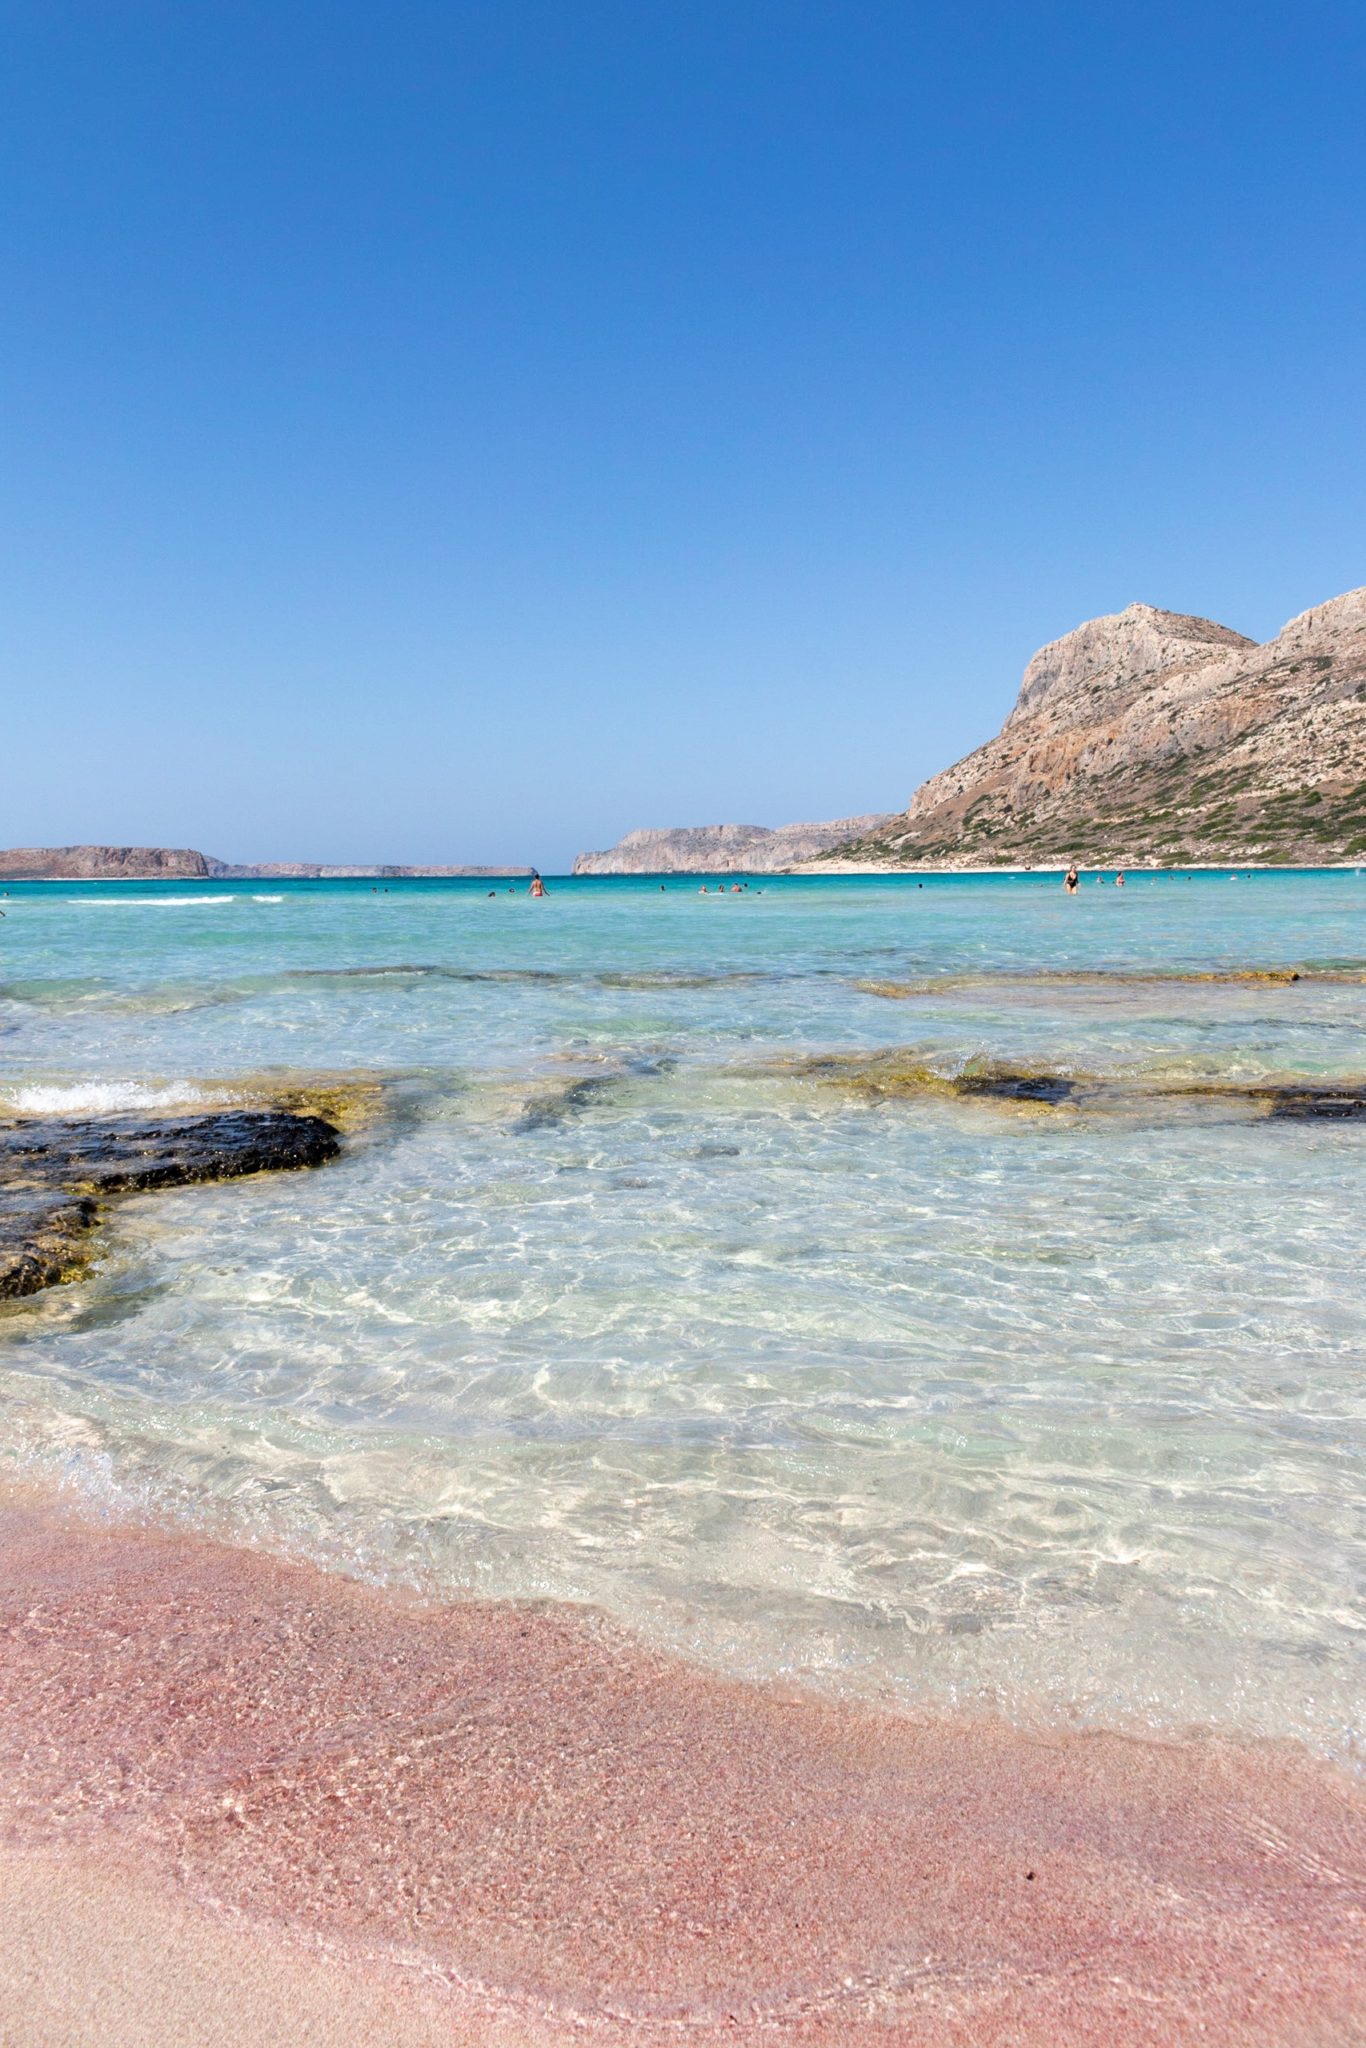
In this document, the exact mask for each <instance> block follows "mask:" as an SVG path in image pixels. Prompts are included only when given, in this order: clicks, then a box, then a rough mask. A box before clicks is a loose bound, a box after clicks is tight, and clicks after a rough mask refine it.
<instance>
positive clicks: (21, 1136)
mask: <svg viewBox="0 0 1366 2048" xmlns="http://www.w3.org/2000/svg"><path fill="white" fill-rule="evenodd" d="M338 1150H339V1141H338V1137H337V1131H336V1128H335V1126H334V1125H332V1124H331V1123H328V1122H327V1121H325V1119H323V1118H322V1117H318V1116H299V1115H295V1114H293V1113H292V1112H290V1111H288V1110H279V1109H258V1110H250V1109H232V1110H217V1111H211V1112H209V1113H208V1114H206V1115H193V1116H161V1117H145V1116H109V1117H84V1118H75V1119H69V1118H55V1117H41V1118H39V1117H34V1118H25V1119H23V1120H22V1121H18V1122H15V1123H10V1124H5V1125H0V1298H3V1297H12V1296H15V1295H22V1294H36V1293H37V1292H38V1290H39V1289H40V1288H43V1287H50V1286H53V1285H54V1284H55V1283H56V1282H58V1281H60V1280H64V1279H67V1278H69V1277H70V1276H71V1275H72V1274H73V1273H76V1272H78V1271H79V1270H80V1268H81V1266H82V1265H83V1264H84V1263H85V1259H86V1257H87V1250H88V1248H87V1243H86V1239H87V1237H88V1234H89V1232H90V1230H91V1229H92V1227H93V1226H94V1224H95V1223H96V1221H97V1220H98V1217H99V1213H100V1205H101V1203H102V1202H103V1201H104V1200H106V1199H107V1198H108V1197H109V1196H111V1195H119V1194H126V1193H129V1192H131V1191H134V1190H139V1189H149V1188H168V1187H182V1186H185V1185H186V1184H188V1183H189V1182H191V1181H210V1180H231V1179H236V1178H237V1177H238V1176H239V1175H242V1174H248V1173H265V1172H273V1171H279V1170H280V1169H281V1168H287V1167H300V1166H320V1165H321V1164H322V1163H323V1161H324V1160H327V1159H333V1158H335V1157H336V1155H337V1152H338Z"/></svg>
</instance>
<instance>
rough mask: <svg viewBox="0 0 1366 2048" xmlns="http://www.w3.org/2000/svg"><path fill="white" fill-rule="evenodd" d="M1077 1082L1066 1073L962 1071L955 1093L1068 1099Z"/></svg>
mask: <svg viewBox="0 0 1366 2048" xmlns="http://www.w3.org/2000/svg"><path fill="white" fill-rule="evenodd" d="M1076 1092H1077V1084H1076V1082H1075V1081H1071V1080H1069V1079H1068V1078H1067V1076H1066V1075H1064V1074H1010V1073H1000V1074H990V1073H988V1074H971V1073H969V1074H959V1075H957V1076H956V1077H955V1080H954V1093H955V1094H956V1095H989V1096H991V1097H992V1098H993V1099H994V1100H996V1101H998V1102H1043V1103H1050V1104H1051V1103H1057V1102H1068V1101H1070V1100H1071V1098H1072V1096H1073V1095H1075V1094H1076Z"/></svg>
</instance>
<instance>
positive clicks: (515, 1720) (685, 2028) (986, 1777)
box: [0, 1499, 1366, 2048]
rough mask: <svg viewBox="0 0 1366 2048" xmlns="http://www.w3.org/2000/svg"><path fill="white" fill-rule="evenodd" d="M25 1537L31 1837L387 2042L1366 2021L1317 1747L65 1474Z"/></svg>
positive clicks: (1355, 2024) (1227, 2029)
mask: <svg viewBox="0 0 1366 2048" xmlns="http://www.w3.org/2000/svg"><path fill="white" fill-rule="evenodd" d="M0 1562H2V1563H3V1574H2V1575H0V1576H2V1577H3V1592H0V1825H3V1826H4V1828H5V1830H6V1834H7V1837H8V1840H9V1842H10V1844H11V1845H15V1844H17V1845H19V1848H20V1850H21V1851H22V1853H23V1854H24V1855H27V1856H29V1857H38V1858H39V1859H40V1861H41V1859H42V1858H47V1859H48V1862H47V1863H46V1864H43V1865H42V1866H41V1867H42V1868H44V1869H47V1870H48V1871H49V1872H50V1871H51V1870H52V1869H55V1868H60V1869H62V1870H64V1871H66V1872H67V1873H68V1876H67V1878H66V1879H65V1880H63V1882H64V1884H65V1887H66V1895H67V1896H68V1898H69V1895H70V1891H71V1887H72V1885H75V1887H76V1892H77V1895H78V1896H79V1895H80V1887H81V1885H82V1884H85V1885H87V1886H91V1885H94V1886H96V1887H97V1888H98V1885H99V1883H100V1882H101V1881H102V1880H101V1878H100V1872H102V1871H104V1872H107V1871H108V1870H109V1869H114V1868H124V1869H126V1870H127V1871H128V1872H129V1873H131V1875H130V1877H129V1880H128V1881H129V1884H130V1885H131V1886H132V1888H133V1892H132V1893H130V1896H132V1895H133V1893H136V1894H137V1896H139V1897H142V1896H144V1895H145V1896H146V1897H149V1898H153V1899H155V1898H160V1899H161V1900H162V1901H163V1906H164V1910H165V1912H166V1914H168V1915H172V1914H174V1915H180V1916H184V1915H185V1914H186V1913H189V1914H190V1915H191V1917H192V1918H193V1916H194V1915H195V1914H198V1915H200V1919H201V1922H202V1924H203V1926H205V1927H209V1926H212V1927H213V1929H214V1930H215V1932H214V1935H213V1939H214V1940H215V1941H218V1940H220V1939H221V1938H222V1936H223V1930H224V1928H225V1927H231V1928H232V1929H234V1930H235V1935H234V1938H239V1939H242V1940H244V1941H245V1944H246V1946H245V1953H247V1954H249V1955H253V1956H255V1957H257V1958H258V1960H259V1967H260V1971H261V1974H262V1978H263V1981H266V1982H268V1983H274V1982H275V1981H276V1978H275V1976H274V1975H272V1973H273V1972H278V1971H279V1969H280V1968H281V1967H282V1965H281V1964H280V1961H279V1958H280V1956H281V1954H282V1953H284V1954H290V1955H293V1956H294V1957H295V1959H296V1968H297V1971H298V1973H300V1975H299V1977H298V1980H297V1981H298V1985H302V1984H303V1982H304V1979H305V1977H307V1973H308V1972H314V1973H316V1972H317V1971H319V1970H331V1971H333V1972H335V1973H336V1983H337V1986H338V1992H337V1996H338V1998H339V1999H343V1998H362V2000H364V1999H367V1998H368V1999H369V2000H370V2001H371V2004H370V2006H369V2007H367V2010H370V2011H372V2012H373V2014H374V2030H373V2031H372V2032H370V2033H369V2035H368V2038H370V2039H372V2040H375V2041H377V2042H384V2041H386V2040H390V2041H393V2042H395V2043H397V2042H399V2041H403V2042H407V2041H408V2040H409V2039H410V2038H423V2039H432V2040H438V2039H440V2040H449V2041H454V2040H457V2039H459V2040H460V2041H476V2042H483V2041H487V2042H488V2043H490V2044H491V2043H493V2042H495V2041H497V2042H503V2041H505V2040H509V2039H512V2040H523V2041H527V2042H530V2041H532V2040H535V2041H537V2042H556V2043H557V2042H561V2041H565V2042H567V2041H569V2040H570V2039H573V2040H576V2041H577V2040H582V2039H584V2038H588V2039H591V2040H594V2041H603V2042H609V2043H615V2042H621V2043H628V2042H629V2043H631V2044H641V2048H651V2044H655V2043H663V2042H665V2041H670V2042H676V2041H679V2040H686V2041H688V2042H690V2043H698V2044H699V2048H700V2044H710V2043H713V2042H717V2043H719V2042H723V2041H724V2042H728V2043H734V2042H754V2043H758V2042H761V2041H763V2042H768V2041H783V2040H788V2041H793V2042H802V2043H822V2044H835V2043H839V2044H862V2043H869V2044H874V2043H876V2044H877V2048H912V2044H925V2048H929V2044H935V2048H948V2044H963V2048H967V2044H972V2048H993V2044H1001V2048H1004V2044H1012V2048H1019V2044H1030V2043H1035V2042H1038V2043H1040V2044H1048V2048H1069V2044H1081V2043H1106V2044H1112V2048H1126V2044H1137V2043H1145V2044H1146V2043H1173V2044H1175V2043H1187V2042H1192V2043H1193V2042H1197V2041H1198V2042H1201V2043H1203V2044H1205V2048H1212V2044H1216V2043H1240V2044H1242V2043H1246V2044H1249V2048H1251V2044H1255V2048H1276V2044H1287V2048H1288V2044H1301V2043H1302V2044H1305V2048H1308V2044H1311V2043H1312V2044H1314V2048H1326V2044H1330V2043H1349V2042H1361V2041H1363V2040H1366V1949H1364V1947H1363V1930H1364V1928H1366V1917H1364V1915H1366V1802H1364V1801H1363V1797H1362V1794H1361V1792H1360V1789H1359V1788H1358V1787H1357V1786H1355V1785H1354V1784H1353V1783H1352V1782H1351V1781H1349V1780H1348V1779H1346V1778H1345V1777H1343V1776H1341V1775H1339V1774H1338V1773H1336V1772H1334V1771H1333V1770H1331V1769H1330V1768H1329V1767H1327V1766H1325V1765H1321V1764H1318V1763H1315V1762H1314V1761H1313V1760H1311V1759H1310V1758H1308V1757H1306V1756H1303V1755H1301V1754H1299V1753H1298V1752H1296V1751H1294V1750H1292V1749H1291V1748H1289V1747H1284V1748H1282V1747H1279V1746H1275V1745H1258V1746H1251V1745H1246V1746H1245V1745H1239V1744H1236V1743H1232V1742H1229V1741H1224V1740H1214V1739H1206V1740H1195V1739H1192V1740H1187V1741H1182V1742H1161V1743H1158V1742H1152V1743H1147V1742H1138V1741H1133V1740H1129V1739H1126V1738H1124V1737H1120V1736H1111V1735H1099V1734H1075V1735H1058V1736H1053V1737H1048V1738H1041V1737H1037V1736H1030V1735H1026V1734H1023V1733H1021V1732H1019V1731H1017V1730H1013V1729H1010V1728H1008V1727H1005V1726H1003V1725H1000V1724H996V1723H984V1722H981V1721H972V1720H966V1719H964V1720H945V1719H936V1720H927V1721H923V1722H914V1721H908V1720H905V1719H901V1718H897V1717H893V1716H890V1715H880V1714H876V1713H872V1712H869V1711H867V1710H864V1709H858V1708H853V1707H843V1706H839V1705H836V1704H831V1703H827V1702H823V1701H820V1700H817V1699H814V1698H809V1697H805V1696H802V1697H793V1696H792V1695H790V1694H784V1693H781V1692H779V1691H777V1690H774V1689H769V1688H762V1687H752V1686H745V1685H740V1684H735V1683H731V1682H728V1681H726V1680H723V1679H720V1678H717V1677H714V1676H712V1675H709V1674H707V1673H705V1672H701V1671H698V1670H695V1669H693V1668H691V1667H690V1666H687V1665H685V1664H681V1663H678V1662H674V1661H670V1660H669V1659H667V1658H664V1657H660V1656H656V1655H653V1654H651V1653H649V1652H647V1651H646V1650H644V1649H642V1648H641V1647H640V1645H639V1644H637V1643H635V1642H634V1641H632V1640H631V1639H630V1638H629V1637H627V1636H625V1635H624V1634H622V1633H621V1632H620V1631H618V1630H616V1629H615V1628H613V1627H612V1626H610V1625H609V1624H608V1623H606V1622H604V1621H603V1620H602V1619H601V1618H599V1617H596V1616H594V1615H592V1614H590V1613H584V1612H580V1611H577V1610H570V1609H563V1608H555V1609H552V1608H528V1607H517V1606H512V1605H497V1606H495V1605H485V1604H475V1603H469V1604H457V1605H451V1606H446V1607H439V1608H433V1607H424V1606H422V1605H420V1604H418V1603H417V1602H415V1601H410V1600H407V1599H405V1598H403V1597H401V1596H397V1595H394V1594H392V1593H386V1592H381V1591H377V1590H375V1589H372V1588H368V1587H364V1586H359V1585H356V1584H353V1583H351V1582H349V1581H346V1580H343V1579H340V1578H336V1577H333V1576H330V1575H327V1574H324V1573H322V1572H319V1571H316V1570H313V1569H311V1568H309V1567H306V1566H301V1565H294V1564H288V1563H284V1562H281V1561H279V1560H276V1559H272V1558H269V1557H266V1556H262V1555H260V1554H258V1553H254V1552H248V1551H239V1550H234V1549H230V1548H227V1547H224V1546H221V1545H218V1544H214V1543H211V1542H207V1541H202V1540H199V1539H196V1538H191V1537H184V1536H179V1535H170V1534H156V1533H151V1532H148V1531H146V1530H141V1529H129V1528H106V1527H95V1526H91V1525H89V1524H86V1523H83V1522H82V1521H80V1520H78V1519H77V1518H75V1517H74V1516H70V1515H66V1514H63V1513H61V1512H59V1511H58V1510H57V1509H55V1508H54V1507H52V1506H51V1505H49V1504H46V1503H43V1502H38V1501H28V1500H21V1499H15V1500H12V1501H11V1502H10V1503H9V1504H8V1505H7V1506H3V1507H0ZM54 1858H55V1859H56V1862H55V1863H54V1862H53V1861H52V1859H54ZM34 1867H35V1868H37V1867H39V1866H37V1865H35V1866H34ZM72 1871H76V1872H78V1873H83V1874H82V1875H79V1876H76V1877H73V1876H71V1875H70V1873H71V1872H72ZM48 1881H49V1880H47V1879H44V1882H48ZM35 1882H37V1880H36V1879H35ZM53 1882H55V1880H54V1881H53ZM138 1887H142V1888H143V1891H142V1892H138ZM13 1888H14V1881H13V1880H11V1889H13ZM61 1889H62V1887H61V1886H58V1887H57V1891H58V1892H60V1891H61ZM22 1891H23V1886H22V1884H21V1885H19V1887H18V1893H19V1894H22ZM54 1896H55V1894H54ZM0 1897H3V1887H0ZM211 1909H212V1910H211ZM31 1917H32V1916H31ZM168 1924H169V1923H168ZM176 1924H177V1925H178V1924H179V1922H177V1923H176ZM243 1930H246V1931H245V1933H244V1932H243ZM206 1938H207V1937H206ZM32 1939H33V1940H34V1941H36V1940H37V1939H38V1937H37V1934H36V1933H35V1934H33V1936H32ZM167 1939H169V1936H168V1937H167ZM282 1944H283V1947H282ZM35 1952H36V1951H35ZM162 1953H163V1950H159V1949H157V1948H156V1945H155V1943H154V1944H153V1945H152V1947H151V1948H149V1949H148V1951H147V1955H148V1961H147V1964H146V1968H147V1970H148V1972H149V1973H150V1974H151V1975H153V1976H155V1975H156V1973H157V1972H158V1971H161V1972H162V1974H163V1976H164V1975H165V1974H166V1972H167V1971H168V1970H169V1969H170V1966H169V1965H167V1964H165V1963H164V1962H162V1963H158V1962H157V1960H156V1958H157V1955H158V1954H162ZM45 1967H46V1966H44V1965H42V1964H41V1963H38V1964H35V1965H33V1967H32V1969H31V1970H30V1971H29V1977H28V1980H26V1981H29V1982H30V1994H28V1995H31V1996H32V1998H34V1999H39V1998H41V1996H42V1995H43V1993H42V1983H41V1980H42V1977H43V1973H44V1968H45ZM51 1967H53V1968H55V1967H57V1966H56V1965H55V1964H54V1965H52V1966H51ZM63 1967H65V1966H63ZM205 1967H206V1969H207V1968H208V1965H207V1964H206V1965H205ZM286 1974H288V1973H286ZM3 1981H4V1980H3V1974H2V1973H0V1982H3ZM290 1981H291V1982H293V1981H295V1980H294V1979H291V1980H290ZM307 1981H308V1983H309V1984H312V1983H313V1982H314V1979H313V1977H307ZM400 1983H403V1984H407V1985H420V1987H421V1996H422V1999H423V2000H424V2001H431V2000H435V2001H436V2004H435V2005H434V2006H432V2007H431V2010H432V2011H433V2012H436V2013H437V2014H438V2015H440V2014H444V2015H445V2017H444V2019H439V2020H438V2021H434V2022H430V2024H436V2025H437V2026H438V2031H437V2032H436V2033H431V2032H430V2031H429V2030H428V2031H423V2028H422V2027H419V2029H418V2033H417V2034H410V2032H409V2031H408V2025H409V2019H410V2018H411V2015H410V2014H409V2015H408V2016H407V2017H405V2013H407V2008H406V2006H403V2000H402V1998H400V1995H399V1993H398V1992H397V1991H395V1989H394V1986H395V1985H397V1984H400ZM386 1986H387V1987H388V1988H387V1989H386V1988H385V1987H386ZM367 1987H368V1988H367ZM258 1988H259V1987H258ZM278 1995H279V1996H281V1997H283V1996H284V1995H285V1994H284V1993H283V1992H281V1993H279V1994H278ZM311 1995H312V1993H308V1994H305V1991H304V1990H303V1989H299V1990H298V1996H299V1998H300V1999H301V2000H303V2001H304V2003H303V2004H301V2006H300V2027H299V2029H298V2038H300V2039H302V2038H304V2036H305V2033H306V2032H307V2029H306V2028H305V2027H304V2026H303V2025H302V2018H303V2014H304V2011H305V2009H306V2005H307V1996H311ZM406 1995H407V1994H406V1993H405V1994H404V1996H405V1997H406ZM442 2001H445V2002H444V2004H443V2003H442ZM200 2004H201V2007H202V2001H201V2002H200ZM21 2005H22V2001H21ZM401 2007H402V2010H401V2009H400V2008H401ZM16 2009H17V2008H16ZM24 2010H28V2008H27V2007H25V2008H24ZM36 2010H37V2008H36V2007H34V2008H33V2011H36ZM423 2010H424V2012H425V2011H426V2010H427V2006H426V2005H425V2004H424V2007H423ZM33 2011H29V2020H30V2021H32V2020H33ZM200 2016H201V2017H202V2016H203V2013H202V2010H201V2013H200ZM34 2024H35V2026H36V2022H35V2023H34ZM424 2025H428V2023H427V2022H424ZM509 2027H511V2028H512V2032H511V2033H510V2034H509V2032H508V2028H509ZM309 2037H310V2038H312V2036H311V2035H310V2036H309ZM15 2038H19V2037H18V2036H17V2035H16V2037H15ZM24 2038H25V2039H30V2038H31V2039H33V2040H35V2041H37V2040H39V2039H40V2038H41V2039H43V2040H47V2039H48V2038H49V2036H48V2035H40V2034H39V2033H38V2032H37V2031H31V2032H30V2034H28V2035H26V2036H24ZM50 2038H52V2039H54V2040H55V2039H58V2038H62V2037H61V2036H60V2035H52V2036H51V2037H50ZM71 2038H73V2039H75V2038H77V2037H76V2035H74V2034H73V2035H72V2036H71ZM102 2038H107V2039H110V2040H114V2039H116V2038H118V2037H117V2036H114V2035H109V2036H105V2037H102ZM147 2038H149V2039H150V2038H152V2036H151V2035H150V2034H149V2035H148V2037H147ZM156 2038H158V2039H160V2040H165V2041H169V2040H172V2039H175V2040H180V2039H184V2040H189V2039H191V2038H193V2039H195V2040H198V2039H200V2038H203V2039H209V2038H216V2037H211V2036H210V2035H208V2034H204V2035H202V2036H201V2035H199V2034H190V2033H186V2032H184V2030H183V2029H182V2031H181V2032H180V2033H176V2032H175V2031H174V2029H173V2028H172V2029H171V2030H170V2031H166V2030H163V2031H162V2032H161V2033H160V2034H158V2035H157V2036H156ZM282 2038H284V2037H283V2036H282ZM317 2038H318V2039H320V2040H321V2039H323V2038H324V2036H323V2035H322V2034H319V2035H318V2036H317Z"/></svg>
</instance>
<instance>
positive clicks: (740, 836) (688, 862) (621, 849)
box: [574, 813, 891, 875]
mask: <svg viewBox="0 0 1366 2048" xmlns="http://www.w3.org/2000/svg"><path fill="white" fill-rule="evenodd" d="M890 822H891V821H890V820H889V818H888V817H887V815H886V814H885V813H874V814H873V815H871V816H869V817H864V818H834V819H832V820H831V821H830V822H829V823H828V824H824V825H776V826H774V825H676V826H673V827H662V828H659V829H649V828H646V829H642V830H640V831H637V832H628V833H627V834H626V837H625V838H624V839H622V840H619V841H618V843H617V844H616V845H615V846H613V847H610V848H609V849H608V850H607V852H605V853H581V854H580V855H579V857H578V859H577V860H576V861H575V862H574V873H575V874H576V875H671V874H682V875H716V874H726V875H730V874H748V875H771V874H776V873H778V872H779V871H780V870H781V869H783V868H787V867H791V865H792V863H793V862H794V861H799V860H804V859H806V858H808V857H809V856H811V855H813V854H821V853H824V852H826V851H827V850H828V848H830V847H832V846H838V845H839V844H840V842H841V841H842V840H846V839H851V838H853V837H855V836H857V835H860V834H863V833H869V832H873V831H876V830H877V829H879V828H880V827H882V826H885V825H887V824H888V823H890Z"/></svg>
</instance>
